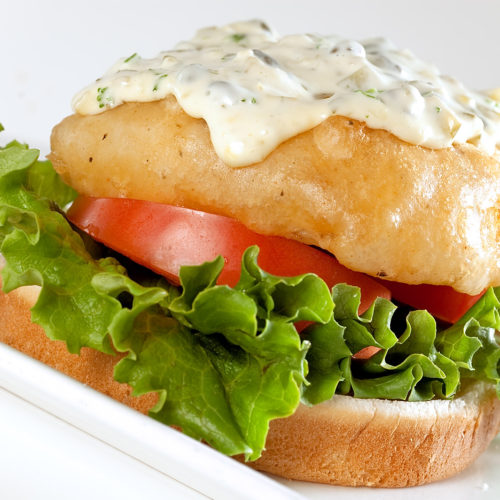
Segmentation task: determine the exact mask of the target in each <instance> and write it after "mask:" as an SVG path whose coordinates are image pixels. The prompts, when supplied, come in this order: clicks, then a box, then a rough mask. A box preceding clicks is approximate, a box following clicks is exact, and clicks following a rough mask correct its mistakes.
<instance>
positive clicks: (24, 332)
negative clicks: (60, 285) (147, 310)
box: [0, 287, 500, 487]
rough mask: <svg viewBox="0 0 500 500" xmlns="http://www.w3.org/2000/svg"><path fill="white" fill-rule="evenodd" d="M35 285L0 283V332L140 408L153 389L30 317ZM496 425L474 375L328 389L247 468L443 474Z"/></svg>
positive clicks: (497, 417) (418, 479)
mask: <svg viewBox="0 0 500 500" xmlns="http://www.w3.org/2000/svg"><path fill="white" fill-rule="evenodd" d="M37 295H38V293H37V289H36V287H25V288H21V289H18V290H16V291H14V292H11V293H9V294H8V295H5V294H3V293H1V292H0V324H1V325H2V328H1V329H0V342H4V343H6V344H8V345H10V346H12V347H14V348H16V349H18V350H20V351H22V352H24V353H25V354H28V355H29V356H31V357H34V358H36V359H38V360H40V361H42V362H43V363H46V364H48V365H49V366H52V367H53V368H55V369H57V370H60V371H61V372H63V373H66V374H67V375H69V376H71V377H73V378H75V379H77V380H79V381H80V382H83V383H85V384H87V385H89V386H91V387H93V388H94V389H96V390H98V391H100V392H102V393H104V394H107V395H108V396H111V397H112V398H114V399H116V400H118V401H121V402H122V403H124V404H126V405H128V406H130V407H132V408H135V409H136V410H139V411H141V412H143V413H147V411H148V410H149V409H150V408H151V407H152V406H153V405H154V404H155V403H156V400H157V399H156V395H154V394H148V395H145V396H141V397H140V398H135V397H133V396H131V394H130V392H131V391H130V388H129V387H128V386H126V385H125V384H119V383H118V382H115V381H114V380H113V377H112V370H113V366H114V364H115V363H116V362H117V361H118V359H119V357H118V356H116V357H112V356H108V355H106V354H102V353H99V352H97V351H93V350H91V349H85V348H84V349H82V353H81V355H80V356H77V355H75V354H70V353H68V352H67V350H66V346H65V345H64V343H63V342H59V341H51V340H48V339H47V337H46V336H45V334H44V333H43V330H42V329H41V328H40V327H39V326H38V325H34V324H33V323H31V321H30V313H29V307H31V306H32V305H33V303H34V301H35V300H36V297H37ZM499 426H500V400H499V399H498V398H497V397H496V395H495V391H494V388H493V387H492V386H491V385H490V386H487V385H482V384H476V385H475V386H474V387H473V388H472V389H471V390H470V391H469V392H466V394H464V395H463V396H462V397H461V398H459V399H457V400H455V401H452V402H449V401H433V402H426V403H405V402H398V401H383V400H359V399H354V398H351V397H348V396H335V397H334V398H333V399H332V400H331V401H328V402H326V403H323V404H321V405H317V406H315V407H313V408H307V407H305V406H301V407H299V409H298V410H297V412H296V413H295V414H294V415H293V416H292V417H289V418H287V419H280V420H274V421H272V422H271V427H270V432H269V436H268V440H267V443H266V451H265V452H264V454H263V456H262V458H261V459H260V460H258V461H257V462H255V463H253V464H250V465H253V466H254V467H255V468H257V469H259V470H263V471H267V472H271V473H273V474H276V475H280V476H283V477H286V478H290V479H300V480H306V481H314V482H321V483H330V484H341V485H348V486H379V487H402V486H412V485H418V484H424V483H427V482H431V481H436V480H439V479H443V478H445V477H449V476H452V475H453V474H456V473H457V472H459V471H461V470H462V469H464V468H465V467H467V466H468V465H469V464H470V463H472V462H473V461H474V460H475V459H476V458H477V457H478V456H479V455H480V454H481V453H482V452H483V451H484V450H485V449H486V447H487V446H488V444H489V443H490V441H491V440H492V439H493V438H494V437H495V435H496V434H497V432H498V430H499Z"/></svg>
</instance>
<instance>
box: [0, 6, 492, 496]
mask: <svg viewBox="0 0 500 500" xmlns="http://www.w3.org/2000/svg"><path fill="white" fill-rule="evenodd" d="M255 17H260V18H262V19H264V20H266V21H267V22H268V23H269V24H271V25H273V26H274V27H275V28H276V29H277V30H278V31H279V32H280V33H282V34H288V33H294V32H318V33H324V34H330V33H338V34H341V35H343V36H346V37H352V38H366V37H372V36H380V35H383V36H387V37H389V38H391V39H392V40H393V41H394V42H395V43H396V44H397V45H399V46H400V47H406V48H410V49H411V50H413V52H415V53H416V54H417V55H419V56H420V57H421V58H423V59H426V60H428V61H430V62H433V63H435V64H436V65H437V66H438V67H439V68H440V69H441V70H442V72H443V73H448V74H451V75H453V76H455V77H457V78H459V79H461V80H462V81H463V82H464V83H466V84H467V85H469V86H471V87H474V88H478V89H487V88H493V87H499V86H500V28H499V25H500V1H497V0H418V1H412V2H410V1H404V0H378V1H377V0H366V1H363V0H356V1H353V0H351V1H348V0H332V1H320V0H301V1H292V0H288V1H285V0H245V1H236V0H211V1H202V0H198V1H196V0H177V1H175V2H173V1H165V0H164V1H160V0H134V1H117V0H113V1H108V2H106V1H104V0H98V1H96V0H82V1H81V2H71V1H69V0H66V1H63V0H57V1H56V0H52V1H45V2H43V1H35V0H31V1H30V0H0V56H1V57H0V68H1V70H0V122H1V123H2V124H3V125H4V127H5V128H6V131H5V132H3V133H2V134H1V136H0V144H3V143H5V142H7V141H8V140H10V139H13V138H17V139H19V140H21V141H24V142H28V143H30V144H31V145H34V146H37V147H40V148H41V149H42V151H43V152H45V153H46V152H48V144H49V136H50V130H51V128H52V126H53V125H54V124H56V123H57V122H58V121H59V120H61V119H62V118H63V117H64V116H65V115H67V114H69V113H70V112H71V109H70V100H71V97H72V96H73V94H74V93H76V91H78V90H79V89H80V88H81V87H83V86H85V85H86V84H87V83H89V82H91V81H92V80H93V79H95V78H97V77H99V76H100V75H101V74H102V73H103V72H104V71H105V70H106V69H107V68H108V67H109V66H111V65H112V63H114V62H115V61H116V60H117V59H118V58H119V57H122V56H128V55H130V54H132V53H134V52H138V53H140V54H141V55H142V56H144V57H151V56H154V55H155V54H156V53H157V52H159V51H160V50H164V49H169V48H171V47H172V46H173V45H174V44H175V43H176V42H177V41H179V40H181V39H185V38H189V37H191V35H192V34H193V33H194V31H195V30H196V29H197V28H199V27H202V26H205V25H209V24H225V23H227V22H231V21H235V20H241V19H248V18H255ZM22 406H23V405H19V404H14V403H13V402H10V403H9V397H8V396H4V398H3V399H2V406H1V407H0V415H4V418H3V420H2V419H0V422H2V423H3V425H2V426H1V429H0V442H3V443H4V448H3V451H0V455H2V456H3V460H4V462H3V463H4V467H2V470H0V485H1V483H2V480H5V474H7V473H8V474H9V479H10V484H13V485H16V484H18V485H21V484H22V483H21V482H22V481H29V480H30V478H32V477H33V476H32V474H33V470H35V469H37V470H43V471H44V476H43V477H44V478H45V479H44V481H46V482H47V484H49V483H50V482H51V481H54V484H57V481H58V478H57V476H59V475H60V474H61V473H63V474H67V475H69V476H71V474H74V475H75V476H78V474H79V472H78V470H77V469H76V464H75V463H74V462H66V461H68V460H69V461H70V460H72V457H71V450H69V451H66V450H65V446H64V445H67V446H66V448H68V447H74V446H75V445H74V444H73V441H70V440H69V437H65V436H66V435H65V434H63V433H62V430H60V429H59V427H60V424H57V423H55V424H54V423H52V424H51V425H49V424H48V423H47V424H45V423H44V420H45V417H43V418H42V417H39V416H37V414H36V412H31V413H30V412H28V413H27V414H24V413H22V412H23V411H24V409H23V408H24V407H23V408H21V407H22ZM23 415H25V417H23ZM23 418H24V419H25V420H26V422H27V421H28V420H29V421H30V422H31V423H30V426H31V428H30V432H33V433H35V434H36V432H37V431H38V430H40V429H44V430H45V432H44V433H43V434H38V436H39V438H40V439H46V441H47V442H49V444H48V445H43V446H41V447H39V448H40V449H39V450H38V451H37V448H36V444H37V442H33V441H31V443H30V440H29V439H27V440H25V441H24V442H20V441H22V440H21V438H20V437H19V436H22V433H20V430H19V429H20V428H17V427H16V432H17V434H16V433H14V432H12V428H11V429H10V430H9V426H15V425H16V422H20V421H21V420H22V419H23ZM37 426H38V428H37ZM49 428H50V429H52V430H51V433H49V432H48V429H49ZM2 436H3V438H2ZM58 436H59V439H65V442H64V443H62V442H59V443H58ZM75 439H77V438H75ZM77 440H78V439H77ZM5 443H7V445H6V444H5ZM8 443H11V444H10V452H9V453H10V454H9V455H7V452H8V450H7V451H6V448H5V446H7V447H8ZM22 446H24V448H22ZM47 446H50V451H51V453H50V454H46V453H45V451H44V450H46V449H47ZM100 446H101V444H99V445H95V444H94V445H91V444H89V445H88V446H87V444H86V442H84V441H83V438H79V444H77V445H76V448H77V449H74V450H73V451H74V453H78V454H79V455H78V456H79V457H80V458H83V459H84V461H85V463H86V464H88V467H90V468H92V466H94V468H95V470H97V468H98V467H101V463H102V462H103V461H105V462H107V463H108V464H109V466H110V470H115V473H117V474H120V473H121V474H128V469H127V467H132V466H131V465H127V466H126V467H125V465H123V466H121V465H120V466H119V464H120V463H121V461H123V460H121V459H119V458H117V459H116V461H114V460H115V459H113V458H112V456H111V455H113V454H114V451H109V450H108V451H106V450H104V451H101V449H100ZM494 446H496V447H491V448H490V452H489V453H488V454H487V455H485V456H484V457H483V458H482V459H481V461H479V462H478V463H477V464H476V465H475V466H474V467H473V468H471V469H469V471H468V472H466V473H465V474H464V475H461V476H459V477H458V478H455V479H454V480H453V482H452V483H440V485H436V486H435V487H434V486H432V487H429V488H430V489H426V490H422V489H419V490H413V493H412V491H410V490H406V491H405V492H404V494H403V493H401V498H417V497H419V495H420V494H425V495H427V496H429V498H432V497H435V496H437V495H439V496H440V498H442V499H447V498H452V497H453V499H454V500H457V499H458V498H486V497H487V498H493V497H495V495H496V493H495V492H496V491H497V489H496V488H497V486H492V484H493V482H494V481H493V479H492V477H493V476H492V474H493V472H489V471H493V468H494V465H495V464H494V462H495V460H496V461H498V449H499V448H498V446H499V445H498V442H497V444H496V445H494ZM21 448H22V449H21ZM82 453H85V454H88V455H85V457H82ZM27 457H32V460H27ZM54 457H55V458H54ZM87 458H88V459H87ZM73 459H74V456H73ZM120 460H121V461H120ZM5 464H7V465H9V466H10V467H7V469H6V468H5ZM17 464H19V465H17ZM30 464H32V465H30ZM58 464H59V465H58ZM68 464H73V465H70V466H68ZM496 465H497V466H498V463H497V464H496ZM30 466H31V468H32V470H31V471H30ZM207 466H208V464H207ZM118 467H120V469H118ZM7 470H8V471H9V472H6V471H7ZM146 473H147V474H152V472H147V471H146V472H141V471H140V470H139V468H138V467H136V470H135V474H136V476H135V477H136V478H139V476H141V474H146ZM16 474H17V476H16ZM45 474H48V476H47V475H45ZM51 474H52V475H51ZM488 474H489V475H488ZM85 476H86V477H82V480H87V481H88V480H89V473H88V472H86V473H85ZM90 477H92V476H91V474H90ZM95 477H96V476H94V481H96V479H95ZM141 477H143V478H144V476H141ZM127 479H130V478H129V477H127ZM71 480H72V477H68V478H67V482H68V484H70V483H71ZM59 481H60V479H59ZM131 481H132V482H133V479H131ZM151 481H152V479H151ZM491 481H493V482H491ZM129 482H130V481H129ZM82 484H83V483H82ZM89 484H91V485H92V482H91V483H89ZM150 484H151V487H153V482H151V483H150ZM155 484H156V483H155ZM452 485H453V488H452ZM4 486H5V482H4ZM25 486H26V487H27V486H29V487H30V488H31V487H32V486H33V487H34V488H36V487H38V488H39V490H38V491H39V495H38V496H39V497H40V498H41V497H44V494H46V496H45V498H51V499H52V498H63V497H64V496H65V494H64V492H62V491H60V492H59V493H60V494H57V493H56V494H51V490H50V488H49V487H47V489H45V490H44V489H43V484H42V482H40V483H38V484H36V485H35V484H28V483H25ZM139 486H140V485H139ZM110 488H111V486H110ZM434 488H436V489H434ZM440 488H441V489H440ZM16 491H17V493H18V494H19V493H20V492H21V491H28V490H26V489H24V490H23V489H22V488H20V486H19V487H16V486H14V487H13V488H12V489H10V491H9V493H8V494H7V495H6V494H5V493H6V492H5V490H4V491H3V494H2V490H1V487H0V496H1V497H2V498H15V497H16V495H15V492H16ZM30 491H32V490H30ZM86 491H88V490H85V489H82V490H80V493H81V497H82V498H84V497H85V496H87V494H86ZM100 491H101V493H102V491H103V490H100ZM134 491H135V490H133V489H131V490H130V491H129V493H130V495H133V492H134ZM301 491H303V492H304V493H309V492H310V491H311V490H310V489H307V491H306V489H302V490H301ZM315 491H317V492H318V495H319V496H318V497H317V498H319V497H320V496H321V497H323V493H325V495H326V492H327V493H328V494H330V493H331V492H332V491H334V490H332V489H330V488H327V489H324V488H320V487H318V489H317V490H315ZM424 491H425V492H426V493H424ZM446 491H450V493H449V496H448V494H447V493H446ZM66 493H67V491H66ZM122 493H123V491H122ZM335 493H336V494H337V497H338V498H340V497H342V498H346V497H347V496H345V495H347V493H346V492H345V491H344V492H342V491H341V490H340V489H335ZM379 493H380V495H379ZM379 493H378V492H375V491H371V492H367V491H366V490H364V491H357V492H356V493H353V495H359V497H360V498H361V497H362V498H382V497H384V496H385V495H386V492H379ZM393 493H394V497H393V498H396V496H398V495H399V492H393ZM171 494H172V491H171ZM461 494H463V495H462V496H461ZM21 496H22V494H21ZM173 496H174V497H175V496H176V495H175V493H174V494H173ZM96 497H100V495H99V494H98V495H97V496H96Z"/></svg>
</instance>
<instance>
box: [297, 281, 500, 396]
mask: <svg viewBox="0 0 500 500" xmlns="http://www.w3.org/2000/svg"><path fill="white" fill-rule="evenodd" d="M498 295H499V290H498V289H490V290H489V291H488V292H487V293H486V294H485V295H484V296H483V297H482V298H481V299H480V300H479V302H478V303H476V305H475V306H474V307H473V308H472V310H471V311H472V312H471V311H469V312H468V313H467V314H466V315H465V316H464V318H463V319H462V320H460V321H459V322H458V323H457V324H455V325H453V326H451V327H449V328H447V329H445V330H441V331H438V328H437V325H436V321H435V320H434V318H433V317H432V316H431V315H430V314H429V313H428V312H427V311H411V312H410V313H409V314H408V316H407V318H406V330H405V331H404V332H403V334H402V335H400V336H399V337H397V336H396V335H395V334H394V333H393V332H392V331H391V329H390V324H391V319H392V315H393V313H394V311H395V306H394V305H393V304H391V303H390V302H389V301H387V300H385V299H382V298H378V299H376V301H375V302H374V303H373V305H372V306H371V308H370V309H369V310H368V311H367V312H366V313H364V314H363V315H362V316H359V315H358V314H357V310H358V306H359V299H360V298H359V290H358V289H357V288H355V287H351V286H349V285H345V284H340V285H336V286H335V287H334V289H333V297H334V302H335V309H334V311H333V317H332V318H331V320H330V321H329V322H328V323H327V324H325V325H312V326H310V327H309V328H308V329H307V331H306V332H305V334H306V338H308V339H309V340H310V341H311V344H312V345H311V349H310V350H309V352H308V355H307V361H308V363H309V369H310V376H309V377H308V380H309V381H310V385H309V386H306V387H305V388H304V393H303V401H304V402H305V403H307V404H317V403H320V402H322V401H325V400H327V399H329V398H331V397H332V396H333V395H334V394H335V393H340V394H351V393H352V394H353V395H354V396H355V397H359V398H385V399H401V400H408V401H422V400H429V399H433V398H435V397H438V398H451V397H453V396H454V395H455V394H456V393H457V392H458V391H459V389H460V385H461V381H462V380H463V379H465V378H473V379H478V380H486V381H488V382H491V383H493V384H496V386H497V391H499V387H500V376H499V367H500V347H499V345H498V341H497V337H498V334H497V331H498V330H499V329H500V320H499V316H498V315H499V312H500V302H499V300H498ZM370 346H373V347H377V348H379V349H380V350H379V351H378V352H377V353H376V354H375V355H374V356H372V357H371V358H370V359H369V360H366V361H356V360H355V359H353V355H355V354H356V353H357V352H359V351H361V350H362V349H365V348H367V347H370ZM499 394H500V393H499Z"/></svg>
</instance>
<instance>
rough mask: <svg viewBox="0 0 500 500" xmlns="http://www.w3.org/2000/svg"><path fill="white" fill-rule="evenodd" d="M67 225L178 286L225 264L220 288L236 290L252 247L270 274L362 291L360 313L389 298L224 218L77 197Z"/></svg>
mask: <svg viewBox="0 0 500 500" xmlns="http://www.w3.org/2000/svg"><path fill="white" fill-rule="evenodd" d="M68 218H69V220H70V221H71V222H72V223H73V224H75V225H76V226H77V227H79V228H80V229H81V230H83V231H85V232H86V233H88V234H89V235H90V236H92V237H93V238H94V239H96V240H97V241H100V242H101V243H104V244H105V245H106V246H108V247H110V248H112V249H113V250H116V251H117V252H119V253H121V254H123V255H125V256H127V257H129V258H130V259H132V260H133V261H135V262H137V263H139V264H141V265H143V266H145V267H148V268H149V269H152V270H153V271H155V272H157V273H158V274H161V275H163V276H165V277H166V278H167V279H168V280H170V281H171V282H173V283H176V284H178V283H179V268H180V267H181V266H182V265H195V264H201V263H203V262H206V261H209V260H213V259H214V258H215V257H216V256H217V255H222V256H223V257H224V260H225V265H224V270H223V271H222V273H221V275H220V277H219V280H218V283H219V284H228V285H231V286H234V285H235V284H236V283H237V282H238V280H239V277H240V270H241V257H242V255H243V252H244V251H245V250H246V249H247V248H248V247H249V246H251V245H258V246H259V248H260V253H259V265H260V266H261V267H262V268H263V269H264V270H266V271H267V272H269V273H273V274H276V275H279V276H295V275H299V274H303V273H315V274H317V275H318V276H320V277H321V278H322V279H323V280H324V281H325V282H326V283H327V285H328V286H329V287H332V286H333V285H335V284H337V283H348V284H350V285H355V286H359V287H360V288H361V305H360V308H359V311H360V313H362V312H364V311H365V310H366V309H368V307H369V306H370V305H371V303H372V302H373V301H374V300H375V298H376V297H385V298H388V299H390V292H389V291H388V290H387V288H386V287H385V286H383V285H382V284H380V283H377V282H376V281H375V280H373V279H372V278H370V277H368V276H366V275H364V274H362V273H358V272H355V271H351V270H350V269H347V268H346V267H344V266H343V265H341V264H340V263H339V262H338V261H337V260H336V259H335V258H334V257H332V256H331V255H330V254H328V253H326V252H323V251H321V250H318V249H316V248H313V247H310V246H308V245H305V244H303V243H299V242H297V241H293V240H289V239H286V238H282V237H279V236H264V235H261V234H258V233H255V232H254V231H251V230H250V229H248V228H246V227H245V226H244V225H243V224H241V223H240V222H238V221H236V220H234V219H230V218H228V217H224V216H221V215H214V214H209V213H206V212H200V211H197V210H191V209H187V208H182V207H175V206H171V205H164V204H161V203H153V202H148V201H141V200H131V199H126V198H119V199H118V198H91V197H86V196H80V197H78V198H77V199H76V200H75V202H74V203H73V205H72V206H71V208H70V210H69V212H68Z"/></svg>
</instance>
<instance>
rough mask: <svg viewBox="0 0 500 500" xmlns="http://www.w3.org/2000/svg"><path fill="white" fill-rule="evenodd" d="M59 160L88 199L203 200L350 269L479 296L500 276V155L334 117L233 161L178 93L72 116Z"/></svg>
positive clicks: (63, 128)
mask: <svg viewBox="0 0 500 500" xmlns="http://www.w3.org/2000/svg"><path fill="white" fill-rule="evenodd" d="M51 159H52V161H53V163H54V166H55V167H56V169H57V170H58V171H59V172H60V173H61V174H62V175H63V177H64V179H65V180H66V181H68V182H69V183H70V184H71V185H73V186H74V187H75V188H76V189H77V190H78V191H79V192H81V193H83V194H86V195H89V196H111V197H116V196H120V197H130V198H141V199H146V200H152V201H158V202H164V203H170V204H175V205H181V206H186V207H189V208H198V209H202V210H206V211H209V212H214V213H219V214H223V215H227V216H230V217H234V218H236V219H238V220H241V221H242V222H243V223H244V224H246V225H247V226H249V227H251V228H253V229H255V230H256V231H258V232H261V233H263V234H275V235H282V236H285V237H289V238H292V239H297V240H299V241H304V242H306V243H309V244H315V245H318V246H320V247H322V248H325V249H327V250H329V251H330V252H331V253H333V254H334V255H335V256H336V257H337V258H338V259H339V260H340V261H341V262H342V263H343V264H345V265H346V266H347V267H349V268H351V269H354V270H358V271H362V272H365V273H367V274H371V275H379V276H384V277H386V278H387V279H393V280H396V281H401V282H405V283H430V284H439V285H450V286H453V287H454V288H456V289H457V290H459V291H463V292H467V293H478V292H480V291H481V290H482V289H483V288H485V287H486V286H487V285H500V244H499V238H500V230H499V228H500V225H499V224H500V164H499V163H498V162H497V161H496V160H494V159H493V158H491V157H488V156H487V155H485V154H483V153H481V152H480V151H479V150H478V149H477V148H475V147H474V146H472V145H461V146H458V147H455V148H448V149H441V150H430V149H426V148H422V147H418V146H414V145H411V144H408V143H405V142H403V141H401V140H399V139H397V138H396V137H395V136H393V135H392V134H390V133H389V132H386V131H383V130H373V129H370V128H368V127H366V125H365V124H363V123H361V122H358V121H355V120H350V119H348V118H344V117H341V116H333V117H330V118H329V119H327V120H326V121H325V122H323V123H322V124H320V125H319V126H317V127H315V128H314V129H312V130H309V131H307V132H305V133H303V134H300V135H298V136H296V137H294V138H292V139H290V140H288V141H286V142H284V143H283V144H281V145H280V146H279V147H278V148H276V150H275V151H273V152H272V153H271V154H270V155H269V156H268V157H267V158H266V159H265V160H264V161H262V162H261V163H259V164H255V165H252V166H248V167H244V168H231V167H228V166H227V165H225V164H224V163H223V162H222V161H221V160H220V159H219V158H218V157H217V156H216V154H215V151H214V149H213V146H212V144H211V142H210V136H209V131H208V128H207V126H206V124H205V122H204V121H203V120H200V119H195V118H192V117H190V116H188V115H187V114H186V113H184V111H182V109H181V108H180V107H179V106H178V104H177V103H176V101H175V99H174V98H167V99H164V100H161V101H156V102H149V103H127V104H124V105H121V106H119V107H117V108H114V109H111V110H109V111H106V112H105V113H102V114H100V115H92V116H79V115H73V116H70V117H68V118H66V119H65V120H64V121H63V122H62V123H61V124H60V125H58V126H57V127H55V129H54V132H53V135H52V154H51Z"/></svg>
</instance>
